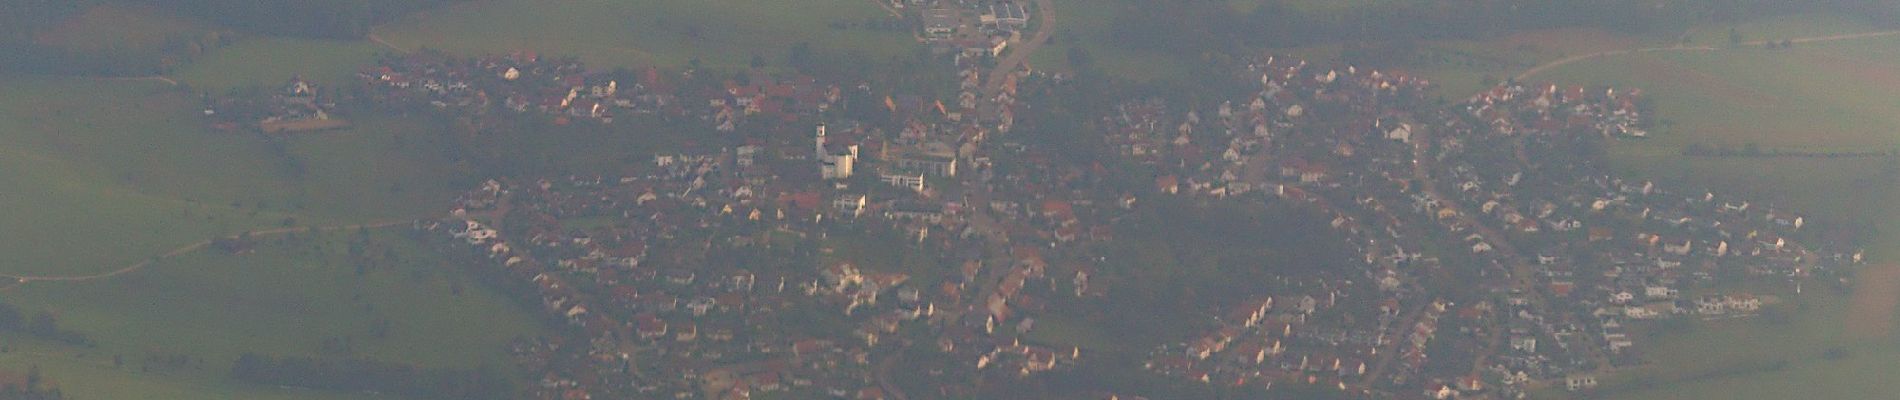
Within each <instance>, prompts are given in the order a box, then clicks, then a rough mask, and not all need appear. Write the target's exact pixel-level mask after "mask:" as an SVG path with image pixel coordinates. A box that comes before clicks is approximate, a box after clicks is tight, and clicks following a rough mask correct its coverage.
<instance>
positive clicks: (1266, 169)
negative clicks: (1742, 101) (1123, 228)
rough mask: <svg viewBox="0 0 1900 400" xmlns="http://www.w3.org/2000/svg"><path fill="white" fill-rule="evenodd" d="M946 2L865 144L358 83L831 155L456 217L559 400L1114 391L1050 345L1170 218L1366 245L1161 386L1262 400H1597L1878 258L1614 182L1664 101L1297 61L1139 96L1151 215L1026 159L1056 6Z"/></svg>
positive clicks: (511, 91) (1130, 107)
mask: <svg viewBox="0 0 1900 400" xmlns="http://www.w3.org/2000/svg"><path fill="white" fill-rule="evenodd" d="M925 3H927V2H917V1H912V2H908V3H905V2H896V3H894V4H893V6H899V7H901V8H905V9H909V10H913V11H915V12H917V13H919V15H920V16H921V17H922V18H921V19H922V20H923V21H924V24H923V27H922V28H921V29H922V31H923V33H924V35H923V36H922V39H923V40H924V42H925V43H926V44H928V45H930V46H932V47H934V48H937V49H939V50H944V51H941V52H940V54H942V55H943V57H941V59H944V60H946V61H947V62H950V63H952V65H953V66H954V67H955V68H956V71H958V72H957V73H956V79H957V80H958V82H957V90H958V92H957V94H956V96H955V97H954V99H951V98H945V99H933V98H929V97H925V96H921V95H913V94H904V93H894V94H891V95H888V96H886V97H883V98H882V101H881V103H882V104H879V106H881V107H880V108H879V109H878V110H879V112H881V113H884V114H886V115H884V116H882V117H884V118H888V119H889V121H892V122H889V123H885V124H879V123H872V122H869V121H862V120H857V119H853V118H848V117H843V116H841V114H842V113H839V112H836V111H837V109H838V108H841V107H843V98H844V97H846V96H848V95H853V93H858V94H862V93H869V92H871V90H872V88H871V84H869V83H861V84H857V85H855V87H854V86H853V85H848V84H834V83H827V82H821V81H819V80H818V79H816V78H813V77H809V76H786V75H780V74H768V73H764V72H761V71H750V72H748V73H745V74H744V76H741V77H738V79H727V80H724V81H723V83H721V84H720V85H717V86H708V87H693V86H689V85H686V84H685V83H684V82H683V80H684V79H688V78H690V76H686V74H678V73H663V72H661V71H660V70H658V69H655V68H648V69H645V70H641V71H637V72H632V71H625V70H621V71H614V72H609V71H595V70H590V69H588V68H587V67H586V66H584V65H583V64H581V63H580V62H579V61H577V60H575V59H571V58H566V59H562V58H550V57H542V56H538V55H536V54H534V53H532V52H516V53H512V54H507V55H499V56H485V57H477V58H469V59H461V58H456V57H455V56H451V55H447V54H442V53H432V52H422V53H416V54H412V55H407V56H402V57H386V58H384V59H382V60H380V61H379V63H378V65H375V66H372V67H368V68H364V69H362V70H361V71H360V72H359V73H358V74H357V79H358V83H359V84H360V85H362V87H363V88H364V89H365V90H366V92H365V94H364V95H363V96H362V97H363V100H365V101H368V102H371V103H374V104H378V105H380V106H383V107H386V108H391V109H400V110H414V111H422V112H432V113H440V114H442V115H448V116H455V117H459V118H467V119H473V120H478V121H508V120H513V119H524V118H525V119H530V120H534V121H544V122H546V123H548V124H551V125H556V126H567V125H579V124H591V125H609V124H613V123H615V121H616V119H625V118H668V119H684V120H687V121H694V122H693V123H694V124H698V125H701V126H702V127H704V128H707V129H710V130H712V131H715V132H745V131H749V130H757V129H770V130H772V131H774V132H803V133H802V134H797V135H787V134H782V133H780V134H774V135H752V136H751V137H748V138H746V139H744V140H743V141H728V142H727V143H731V144H734V145H694V146H688V147H687V148H685V149H682V150H680V151H677V152H668V153H662V154H658V155H655V156H653V157H652V158H651V160H650V162H646V163H642V164H640V165H636V166H630V167H628V168H625V169H623V170H615V171H597V172H596V173H590V174H569V175H564V176H505V177H495V178H494V179H492V180H488V181H487V182H485V183H483V184H482V185H481V187H479V188H476V189H474V190H471V191H469V192H467V193H466V194H465V195H464V196H462V197H461V198H460V199H457V201H456V203H455V204H454V205H453V207H452V209H451V210H450V211H451V212H450V214H451V215H452V218H450V219H446V220H430V221H421V222H418V223H417V228H418V229H420V230H422V231H425V232H429V233H431V234H433V235H434V236H435V237H437V238H438V239H439V240H440V241H441V243H442V244H443V245H444V246H448V247H452V248H456V249H458V250H457V251H461V252H466V253H467V254H470V255H473V256H475V257H478V258H479V259H482V260H485V262H486V263H489V264H492V265H487V266H479V267H478V268H486V269H490V270H492V271H496V272H495V273H496V274H498V276H502V277H504V278H505V279H506V280H507V281H510V282H513V284H514V285H519V286H520V287H522V288H524V290H526V291H527V292H529V293H528V294H527V296H528V297H530V298H532V299H533V300H534V301H535V302H536V303H537V304H538V305H539V307H540V308H541V310H542V311H543V312H544V313H545V315H546V316H547V319H548V320H549V321H554V322H556V323H558V324H562V325H565V326H567V327H569V328H570V330H571V331H572V332H575V334H573V335H569V336H565V337H552V338H533V339H524V340H521V341H517V343H516V345H515V348H514V349H513V351H514V354H515V356H516V361H517V362H518V363H520V364H521V365H523V366H525V367H526V368H527V369H529V370H531V371H536V373H537V375H536V378H537V379H536V381H535V382H534V385H533V386H532V393H533V394H534V397H535V398H543V399H591V398H663V397H672V398H721V399H743V398H751V397H752V396H755V395H767V394H771V393H785V394H787V395H791V396H795V397H829V398H855V399H885V398H895V399H903V398H908V397H909V396H918V397H926V398H935V397H967V396H976V395H982V394H985V393H990V394H994V393H1007V392H1008V391H1009V388H1010V386H1011V385H1012V382H1026V381H1029V380H1032V379H1034V377H1036V376H1038V375H1041V374H1044V373H1048V372H1051V371H1062V370H1066V369H1073V368H1076V367H1078V366H1082V365H1086V364H1087V363H1090V362H1094V360H1092V359H1091V352H1090V349H1086V348H1083V347H1082V346H1077V345H1062V344H1058V343H1051V342H1048V341H1046V340H1036V339H1035V338H1033V337H1032V335H1031V333H1032V332H1035V331H1036V330H1037V325H1038V324H1037V322H1038V319H1039V318H1045V317H1049V316H1061V315H1062V314H1064V313H1068V312H1072V311H1070V310H1065V309H1063V307H1062V306H1060V304H1071V303H1073V302H1090V301H1099V299H1102V298H1104V297H1106V296H1108V295H1109V293H1110V292H1111V290H1112V289H1113V288H1111V287H1110V286H1111V285H1109V284H1108V283H1107V282H1112V281H1113V280H1112V279H1103V277H1104V275H1105V274H1106V273H1105V272H1104V271H1102V265H1101V263H1102V261H1103V260H1104V255H1105V254H1107V253H1106V251H1105V248H1104V247H1105V246H1107V245H1108V244H1109V243H1110V242H1111V241H1113V239H1114V238H1115V236H1116V233H1117V232H1116V230H1117V229H1118V227H1119V226H1118V225H1117V221H1121V220H1123V219H1125V218H1128V217H1129V216H1130V215H1132V214H1134V213H1136V212H1137V210H1140V209H1141V208H1142V207H1153V206H1152V205H1151V204H1156V203H1163V202H1157V201H1154V200H1155V199H1160V198H1177V199H1193V200H1195V201H1196V202H1197V203H1179V202H1175V203H1163V204H1210V203H1235V204H1270V205H1274V206H1276V207H1291V208H1295V209H1299V210H1304V212H1307V213H1313V214H1317V215H1320V216H1323V217H1324V219H1325V220H1328V221H1330V223H1329V225H1330V231H1327V232H1315V233H1319V234H1322V235H1324V236H1326V237H1328V238H1329V239H1328V240H1337V241H1339V242H1340V243H1342V244H1343V245H1344V246H1345V247H1346V248H1349V249H1352V252H1353V256H1352V257H1348V258H1349V259H1348V260H1343V261H1344V262H1346V263H1348V264H1350V265H1353V266H1355V268H1349V269H1345V270H1341V269H1326V270H1318V271H1314V272H1310V273H1305V274H1301V275H1288V276H1280V277H1277V278H1276V279H1274V280H1273V281H1271V282H1261V283H1260V284H1259V287H1258V289H1257V290H1256V293H1254V294H1253V295H1252V296H1251V297H1248V298H1246V299H1244V300H1240V301H1238V302H1235V303H1232V304H1222V305H1218V306H1219V307H1220V308H1221V309H1222V312H1220V313H1217V314H1216V315H1214V316H1213V318H1212V319H1210V320H1205V321H1202V323H1201V324H1199V325H1197V326H1196V327H1195V328H1194V331H1195V332H1196V333H1192V334H1189V335H1186V336H1183V337H1180V338H1179V340H1180V341H1179V342H1174V343H1168V344H1163V345H1160V346H1157V347H1155V348H1153V349H1151V350H1149V351H1148V352H1147V354H1146V355H1145V361H1144V362H1143V364H1142V366H1141V367H1142V369H1145V370H1147V371H1149V373H1153V374H1157V375H1161V376H1165V377H1167V378H1169V379H1174V380H1178V381H1183V382H1192V383H1195V384H1201V385H1217V386H1221V387H1230V388H1243V387H1251V388H1258V389H1259V390H1269V391H1270V390H1273V389H1274V387H1275V386H1276V385H1282V386H1284V385H1306V386H1317V387H1324V388H1330V389H1333V390H1339V391H1342V392H1345V393H1349V394H1354V395H1361V396H1369V397H1396V398H1433V399H1452V398H1467V399H1476V398H1522V397H1523V396H1525V395H1526V394H1527V393H1529V392H1530V391H1534V390H1540V389H1547V388H1559V389H1562V390H1573V391H1586V390H1590V389H1592V388H1593V387H1594V386H1595V385H1596V377H1597V376H1600V375H1606V374H1609V373H1611V372H1613V371H1616V370H1617V369H1618V368H1624V367H1630V366H1636V365H1640V364H1642V362H1643V361H1642V359H1641V357H1640V354H1642V352H1643V351H1644V348H1643V344H1642V343H1639V342H1638V341H1637V338H1639V337H1641V335H1640V334H1639V332H1640V330H1641V329H1644V326H1645V325H1644V324H1649V323H1651V322H1650V321H1656V320H1667V319H1684V318H1699V319H1720V318H1737V317H1748V316H1751V315H1755V314H1757V313H1759V312H1761V310H1763V309H1765V308H1770V307H1773V306H1774V304H1775V303H1776V302H1777V299H1776V296H1775V295H1773V294H1768V293H1757V292H1755V291H1753V290H1751V289H1738V288H1739V287H1741V286H1740V285H1736V284H1735V283H1736V282H1771V283H1780V284H1785V286H1787V287H1788V291H1791V292H1793V293H1799V292H1800V291H1801V290H1802V286H1801V285H1802V284H1803V283H1804V282H1810V281H1815V282H1818V283H1817V285H1818V284H1819V283H1825V282H1828V281H1826V280H1819V281H1816V280H1815V278H1816V277H1834V276H1836V273H1835V272H1836V271H1837V270H1839V269H1840V268H1842V267H1844V266H1847V265H1851V264H1856V263H1859V262H1860V261H1861V258H1862V255H1861V254H1860V253H1859V251H1858V250H1854V249H1851V248H1850V247H1848V246H1844V245H1840V244H1836V242H1835V241H1830V240H1833V239H1831V238H1827V237H1824V236H1822V235H1819V234H1815V233H1813V232H1810V231H1803V227H1804V226H1807V225H1808V221H1806V220H1805V219H1804V217H1802V216H1801V215H1799V214H1795V213H1793V212H1791V211H1788V210H1782V209H1777V208H1774V207H1771V206H1765V205H1757V204H1751V203H1750V202H1749V201H1747V200H1745V199H1741V198H1731V197H1729V196H1725V195H1719V194H1715V193H1681V192H1676V191H1672V190H1669V189H1667V188H1662V187H1659V186H1658V185H1656V184H1654V183H1651V182H1646V181H1633V180H1625V179H1620V178H1616V177H1614V175H1613V174H1612V173H1610V172H1608V170H1607V167H1606V166H1605V165H1604V162H1603V160H1601V155H1600V154H1589V153H1587V152H1585V151H1580V150H1579V149H1587V148H1593V147H1597V146H1601V145H1602V143H1604V142H1607V141H1615V140H1640V139H1641V138H1643V137H1645V136H1647V129H1649V125H1648V124H1649V122H1648V121H1649V120H1648V116H1647V115H1645V114H1646V113H1645V111H1644V109H1643V107H1641V103H1642V101H1643V98H1642V94H1641V92H1640V91H1638V90H1633V89H1628V90H1624V89H1614V88H1601V87H1599V88H1583V87H1569V88H1562V87H1557V86H1554V85H1537V84H1527V83H1519V82H1507V83H1504V84H1501V85H1499V86H1497V87H1495V88H1494V89H1491V90H1488V91H1486V92H1484V93H1481V94H1478V95H1476V96H1474V97H1472V98H1470V99H1468V100H1465V101H1463V102H1460V103H1457V104H1455V105H1450V106H1442V105H1433V104H1432V103H1431V102H1430V101H1428V100H1427V99H1426V97H1425V96H1426V93H1427V91H1428V90H1429V89H1430V88H1432V87H1433V86H1432V83H1431V82H1428V81H1426V80H1423V79H1418V78H1414V77H1411V76H1408V75H1406V74H1404V73H1401V72H1393V71H1378V70H1373V69H1363V68H1356V67H1353V66H1349V65H1321V64H1314V63H1308V62H1306V61H1303V60H1298V59H1295V58H1291V57H1286V56H1276V55H1263V56H1260V57H1257V58H1254V59H1251V61H1250V62H1249V63H1248V65H1247V67H1246V68H1245V69H1244V70H1240V71H1234V72H1233V73H1232V76H1231V77H1230V78H1231V79H1233V80H1234V81H1235V82H1236V84H1237V86H1244V87H1247V88H1249V89H1248V90H1247V92H1248V94H1247V95H1245V96H1244V97H1240V98H1233V99H1228V100H1225V101H1222V102H1220V103H1218V104H1171V103H1170V102H1169V101H1168V100H1164V99H1162V98H1159V97H1152V98H1148V97H1141V98H1130V99H1125V100H1123V101H1121V102H1120V105H1119V106H1117V107H1115V112H1114V113H1113V114H1111V115H1101V116H1096V117H1095V121H1094V123H1093V124H1090V125H1088V126H1091V127H1094V128H1095V129H1098V130H1100V131H1099V132H1095V133H1094V134H1095V135H1098V136H1099V137H1100V138H1101V140H1104V141H1105V144H1107V146H1108V148H1110V149H1112V151H1113V153H1114V154H1103V155H1102V156H1103V157H1118V158H1119V161H1125V162H1128V163H1131V164H1133V165H1139V166H1140V167H1141V168H1142V169H1144V171H1143V172H1144V173H1145V174H1148V176H1152V179H1151V180H1152V185H1148V188H1147V189H1146V190H1139V191H1130V190H1125V189H1123V188H1115V187H1112V186H1110V185H1108V184H1106V183H1104V182H1106V181H1109V180H1111V179H1112V178H1114V176H1113V175H1114V174H1115V173H1114V172H1111V171H1110V170H1108V169H1106V168H1104V167H1103V165H1102V163H1100V162H1098V163H1095V164H1094V165H1075V164H1071V163H1064V162H1058V161H1055V160H1057V159H1058V157H1056V156H1054V155H1053V153H1054V152H1055V151H1056V149H1051V148H1048V146H1037V145H1029V144H1025V143H1024V142H1023V141H1020V140H1016V139H1013V138H1011V137H1010V136H1009V135H1012V131H1013V130H1017V129H1015V124H1016V121H1015V116H1016V113H1017V112H1018V111H1019V110H1021V109H1022V107H1023V105H1022V104H1019V103H1018V100H1017V95H1018V94H1017V91H1018V88H1019V87H1028V88H1034V89H1043V88H1046V87H1050V86H1055V85H1061V84H1063V83H1062V79H1054V78H1053V77H1051V76H1049V75H1047V74H1044V73H1040V72H1035V71H1034V70H1027V69H1020V68H1014V66H1001V67H998V66H996V65H995V64H996V63H995V61H996V60H997V59H998V58H999V57H1003V56H1006V55H1008V52H1009V51H1010V50H1008V49H1007V48H1008V47H1009V46H1010V45H1009V44H1010V43H1020V42H1021V41H1022V40H1023V39H1022V34H1023V33H1024V31H1025V30H1026V29H1028V28H1029V24H1028V21H1029V19H1030V18H1029V15H1030V14H1032V13H1033V12H1034V9H1033V8H1025V7H1024V6H1023V5H1021V4H1017V3H1009V2H998V3H988V4H984V5H975V4H965V5H930V4H925ZM992 67H994V69H992ZM1005 67H1007V69H1005ZM316 93H317V92H316V90H315V89H314V88H309V87H307V84H304V83H302V82H301V81H300V80H298V81H293V82H292V83H291V84H290V85H288V87H287V88H285V89H284V93H283V94H279V95H274V97H273V98H279V99H284V100H276V101H278V102H281V103H283V104H293V105H297V106H296V107H282V108H284V109H288V110H314V112H307V111H294V112H290V111H286V113H287V114H285V115H286V116H283V117H270V118H279V119H280V120H282V119H297V118H313V117H306V116H304V115H305V114H309V115H314V116H315V117H314V118H318V119H328V118H329V117H328V116H327V115H326V114H325V112H326V111H324V110H326V109H328V108H329V107H334V105H323V106H321V107H320V106H318V105H319V104H324V103H323V102H322V101H318V100H315V99H314V98H315V97H316ZM214 113H215V112H212V111H207V115H211V114H214ZM266 130H267V131H268V130H269V129H268V128H266ZM1144 179H1147V178H1144ZM866 249H873V250H877V251H872V250H866ZM880 254H882V255H880ZM891 254H895V256H891ZM1754 287H1760V286H1754ZM919 352H928V354H929V357H930V358H932V359H940V360H948V361H947V363H946V364H940V365H939V364H932V365H939V366H933V367H929V368H927V371H924V374H926V375H927V376H928V377H929V379H930V380H931V381H932V384H931V385H930V386H929V388H928V389H929V390H930V391H931V392H929V393H917V392H916V391H917V390H918V389H917V388H916V387H914V386H912V387H909V388H908V389H909V390H911V391H912V392H913V393H910V394H908V395H906V393H905V390H906V389H907V388H905V387H902V385H899V384H897V383H895V379H894V378H893V377H892V375H893V370H894V369H903V368H906V367H905V363H906V361H904V358H905V357H911V358H916V357H918V354H920V353H919ZM943 365H947V366H949V367H946V366H943ZM1102 394H1103V397H1104V398H1127V397H1122V396H1124V394H1119V393H1114V392H1112V391H1107V390H1106V389H1103V391H1102Z"/></svg>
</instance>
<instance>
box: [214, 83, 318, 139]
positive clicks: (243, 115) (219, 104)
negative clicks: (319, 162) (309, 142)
mask: <svg viewBox="0 0 1900 400" xmlns="http://www.w3.org/2000/svg"><path fill="white" fill-rule="evenodd" d="M334 97H335V95H334V94H333V93H328V92H322V91H319V90H318V87H317V85H316V84H313V83H310V82H309V81H305V80H303V79H302V78H291V79H290V81H288V82H285V83H284V85H283V86H282V87H279V88H277V89H275V90H266V91H263V92H261V93H257V94H253V95H239V96H228V97H219V98H216V99H211V100H209V101H208V103H207V104H205V110H204V116H205V117H206V118H208V119H210V121H211V126H212V127H213V128H216V129H218V130H223V131H235V130H238V129H246V128H248V129H255V130H257V131H261V132H264V133H291V132H311V131H321V130H329V129H342V128H348V127H349V126H350V124H349V122H348V121H344V120H343V119H341V118H336V116H335V114H334V113H335V112H336V102H335V100H334V99H333V98H334Z"/></svg>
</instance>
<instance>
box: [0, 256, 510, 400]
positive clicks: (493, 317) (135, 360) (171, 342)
mask: <svg viewBox="0 0 1900 400" xmlns="http://www.w3.org/2000/svg"><path fill="white" fill-rule="evenodd" d="M405 230H406V228H389V229H384V230H379V231H377V232H374V233H371V234H370V235H369V237H370V238H371V239H370V242H371V243H376V245H372V246H370V247H369V248H370V249H372V250H370V251H369V253H370V254H372V255H375V257H374V258H376V259H377V260H378V261H377V263H376V264H375V265H374V266H372V267H371V268H369V269H367V270H366V271H365V272H363V273H361V274H359V273H358V272H357V267H356V263H355V262H354V261H353V260H352V258H351V257H350V256H349V255H348V249H349V248H350V246H349V245H348V243H349V241H350V240H353V239H355V238H357V237H358V232H354V231H341V232H330V233H324V234H321V235H317V236H315V237H312V236H311V235H309V234H303V237H302V238H300V239H299V240H286V239H283V237H282V236H276V237H270V238H266V239H265V240H263V243H264V244H263V245H262V246H260V248H259V249H258V252H257V253H254V254H245V255H229V254H226V253H223V252H220V251H215V250H205V251H199V252H195V253H192V254H189V255H186V256H182V257H179V258H175V259H169V260H165V261H162V262H160V263H157V264H154V265H152V266H151V267H148V268H147V269H144V270H140V271H138V272H134V273H130V274H126V275H121V276H117V277H113V278H110V279H105V280H98V281H88V282H75V283H67V282H35V283H30V284H27V285H25V286H22V287H19V288H15V289H13V290H12V291H10V292H8V293H7V296H6V298H7V301H8V302H9V303H12V304H15V305H18V306H21V307H22V308H25V309H29V310H49V311H52V312H53V313H55V314H56V315H58V316H59V318H60V320H61V323H62V326H63V327H66V328H69V329H74V330H78V331H81V332H84V333H86V334H88V335H91V336H92V337H93V339H95V340H97V341H98V342H99V347H98V348H91V349H87V348H78V347H70V346H60V345H53V344H46V343H33V342H31V341H24V340H19V339H17V338H4V337H0V341H4V342H6V343H8V344H10V345H13V344H18V345H20V346H21V350H20V351H16V352H13V353H8V354H0V368H3V369H10V370H16V371H17V370H24V369H25V368H26V367H27V366H29V365H34V364H38V365H41V366H42V367H43V368H46V369H47V375H48V376H49V377H51V378H52V379H54V380H55V381H58V382H60V383H61V387H62V389H64V390H65V391H66V392H67V393H69V394H72V395H74V396H76V397H78V398H101V399H103V398H154V399H156V398H177V399H193V398H259V397H267V398H326V396H315V397H313V396H310V395H311V394H313V393H310V392H306V391H296V390H284V389H278V388H268V387H251V386H249V385H244V384H236V383H232V382H228V381H226V380H225V379H224V376H225V373H226V372H227V371H228V370H229V368H230V362H231V361H232V360H234V359H235V358H236V357H237V355H238V354H240V353H243V352H258V353H265V354H281V355H310V356H342V357H365V358H371V359H378V360H385V361H393V362H405V363H415V364H418V365H422V366H427V367H463V368H466V367H474V366H478V365H490V366H495V367H497V368H506V367H507V366H508V365H509V364H508V361H507V359H506V346H505V344H506V342H507V341H508V340H510V339H511V338H514V337H516V336H519V335H533V334H537V333H538V332H539V328H538V326H539V325H538V321H537V320H535V319H533V318H532V317H531V316H530V315H531V314H530V313H529V310H526V309H523V308H522V307H520V306H518V305H517V304H516V303H514V302H512V301H511V300H508V299H504V298H501V297H500V296H499V295H498V294H496V293H494V292H492V291H489V290H485V288H484V287H483V286H481V284H480V283H479V282H476V281H475V279H473V278H472V277H470V276H468V273H467V271H466V270H464V269H462V268H463V266H461V265H456V264H453V263H449V262H447V261H445V260H444V259H443V258H441V257H440V256H436V255H434V254H436V253H434V252H432V251H431V250H429V249H425V248H422V247H421V246H423V245H422V244H420V243H417V242H415V241H413V240H411V239H408V238H407V237H406V236H405V235H407V233H406V231H405ZM385 251H387V252H388V253H389V254H394V255H395V257H396V258H395V259H393V260H391V259H385V258H383V257H382V254H383V253H384V252H385ZM456 286H459V287H461V290H460V293H459V294H457V293H455V291H456V290H455V289H453V287H456ZM378 319H386V320H388V321H389V328H388V330H387V333H386V334H385V335H384V336H383V337H380V338H379V337H377V336H376V335H375V334H374V333H373V330H372V326H373V325H374V324H375V321H377V320H378ZM344 337H347V338H349V343H350V352H349V353H340V352H337V351H335V350H325V349H324V344H323V343H324V341H325V340H330V339H333V338H344ZM152 354H167V355H168V354H184V355H189V356H191V357H192V358H193V359H194V360H197V361H194V362H193V363H191V364H190V366H189V367H185V368H176V369H173V368H156V367H155V368H153V369H152V370H150V371H146V370H144V369H142V366H143V363H142V362H141V360H143V359H144V358H145V357H146V356H147V355H152ZM115 356H123V357H124V359H125V360H126V364H125V365H124V366H114V365H113V359H114V357H115Z"/></svg>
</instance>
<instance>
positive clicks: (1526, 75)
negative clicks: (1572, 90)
mask: <svg viewBox="0 0 1900 400" xmlns="http://www.w3.org/2000/svg"><path fill="white" fill-rule="evenodd" d="M1892 35H1900V30H1888V31H1878V32H1862V33H1855V34H1846V35H1830V36H1811V37H1803V38H1793V39H1786V41H1787V42H1791V43H1815V42H1831V41H1837V40H1852V39H1864V38H1870V37H1881V36H1892ZM1767 43H1768V42H1767V41H1762V40H1757V41H1753V42H1744V43H1741V44H1740V45H1741V46H1762V45H1765V44H1767ZM1734 48H1736V47H1711V46H1683V45H1676V46H1668V47H1648V48H1640V49H1625V50H1610V51H1599V52H1595V53H1588V54H1579V55H1574V56H1569V57H1564V58H1560V59H1556V60H1552V61H1551V62H1547V63H1543V64H1539V65H1538V66H1535V67H1531V69H1528V70H1525V71H1524V72H1523V73H1520V74H1517V76H1516V77H1515V78H1513V79H1516V80H1518V81H1524V80H1528V79H1530V77H1532V76H1535V75H1537V74H1538V73H1542V72H1544V71H1547V70H1550V69H1552V68H1557V67H1561V66H1564V65H1567V64H1571V63H1575V62H1578V61H1583V60H1589V59H1593V58H1599V57H1609V56H1617V55H1624V54H1634V53H1650V52H1659V51H1718V50H1725V49H1734Z"/></svg>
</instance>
